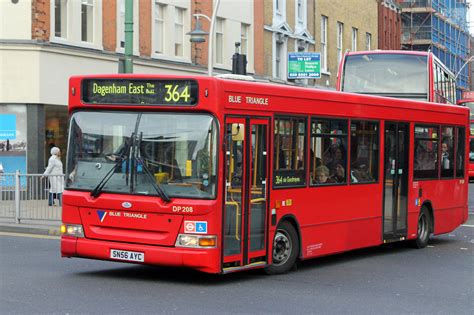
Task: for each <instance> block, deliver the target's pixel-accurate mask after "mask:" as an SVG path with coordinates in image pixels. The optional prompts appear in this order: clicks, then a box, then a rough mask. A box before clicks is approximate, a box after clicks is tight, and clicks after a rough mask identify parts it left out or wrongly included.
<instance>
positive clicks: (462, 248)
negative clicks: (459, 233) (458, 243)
mask: <svg viewBox="0 0 474 315" xmlns="http://www.w3.org/2000/svg"><path fill="white" fill-rule="evenodd" d="M468 249H469V248H466V247H461V250H468Z"/></svg>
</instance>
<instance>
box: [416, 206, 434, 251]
mask: <svg viewBox="0 0 474 315" xmlns="http://www.w3.org/2000/svg"><path fill="white" fill-rule="evenodd" d="M430 227H431V217H430V214H429V213H428V210H427V209H426V207H421V210H420V215H419V216H418V230H417V236H416V240H414V241H413V245H414V247H415V248H424V247H426V245H428V241H429V239H430Z"/></svg>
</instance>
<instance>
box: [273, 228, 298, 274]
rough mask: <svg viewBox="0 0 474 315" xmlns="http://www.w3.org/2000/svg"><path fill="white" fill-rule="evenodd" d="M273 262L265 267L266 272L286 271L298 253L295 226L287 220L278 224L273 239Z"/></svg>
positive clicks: (293, 263)
mask: <svg viewBox="0 0 474 315" xmlns="http://www.w3.org/2000/svg"><path fill="white" fill-rule="evenodd" d="M272 253H273V254H272V256H273V257H272V259H273V262H272V264H271V265H270V266H268V267H266V268H265V272H266V273H268V274H280V273H286V272H288V271H289V270H290V269H291V268H293V266H294V265H295V263H296V258H297V257H298V253H299V242H298V235H297V233H296V230H295V228H294V227H293V225H292V224H291V223H289V222H288V221H284V222H282V223H280V224H279V225H278V228H277V230H276V233H275V238H274V239H273V252H272Z"/></svg>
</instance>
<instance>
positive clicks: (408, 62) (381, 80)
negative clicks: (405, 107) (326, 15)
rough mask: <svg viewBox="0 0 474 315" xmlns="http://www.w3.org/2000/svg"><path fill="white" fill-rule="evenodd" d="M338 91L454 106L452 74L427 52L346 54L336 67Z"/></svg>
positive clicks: (362, 52)
mask: <svg viewBox="0 0 474 315" xmlns="http://www.w3.org/2000/svg"><path fill="white" fill-rule="evenodd" d="M337 90H338V91H345V92H351V93H361V94H370V95H379V96H386V97H396V98H405V99H412V100H418V101H425V102H434V103H444V104H453V105H456V80H455V76H454V74H453V73H452V72H451V71H449V69H448V68H447V67H446V66H445V65H444V64H443V63H442V62H441V61H440V60H439V59H438V58H437V57H436V56H435V55H434V54H433V53H432V52H426V51H410V50H370V51H357V52H348V53H346V54H345V56H344V58H343V60H342V61H341V64H340V66H339V73H338V81H337Z"/></svg>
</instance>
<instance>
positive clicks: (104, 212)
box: [97, 210, 107, 222]
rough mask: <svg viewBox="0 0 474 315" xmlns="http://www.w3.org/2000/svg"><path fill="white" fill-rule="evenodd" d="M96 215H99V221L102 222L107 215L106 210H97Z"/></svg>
mask: <svg viewBox="0 0 474 315" xmlns="http://www.w3.org/2000/svg"><path fill="white" fill-rule="evenodd" d="M97 215H98V216H99V220H100V222H104V219H105V217H106V216H107V211H104V210H97Z"/></svg>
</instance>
